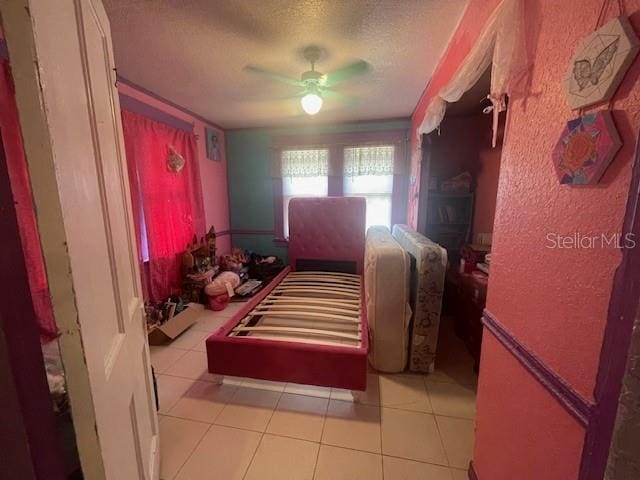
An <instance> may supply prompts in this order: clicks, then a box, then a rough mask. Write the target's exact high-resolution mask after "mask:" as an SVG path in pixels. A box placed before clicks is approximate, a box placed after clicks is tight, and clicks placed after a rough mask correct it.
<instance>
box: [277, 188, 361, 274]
mask: <svg viewBox="0 0 640 480" xmlns="http://www.w3.org/2000/svg"><path fill="white" fill-rule="evenodd" d="M365 213H366V200H365V199H364V198H362V197H319V198H292V199H291V201H290V203H289V264H290V265H291V267H292V268H293V269H294V270H296V269H297V270H333V271H343V272H351V273H362V271H363V263H364V243H365V230H366V228H365Z"/></svg>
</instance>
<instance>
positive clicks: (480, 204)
mask: <svg viewBox="0 0 640 480" xmlns="http://www.w3.org/2000/svg"><path fill="white" fill-rule="evenodd" d="M481 123H482V127H483V128H482V130H481V132H482V134H483V135H482V137H481V139H480V144H479V147H480V149H479V152H478V164H479V169H478V173H477V176H476V196H475V207H474V209H473V233H474V234H477V233H492V232H493V223H494V216H495V212H496V199H497V195H498V178H499V175H500V160H501V158H502V138H503V134H504V131H503V130H502V129H499V130H498V144H497V146H496V148H492V147H491V136H492V131H491V123H492V120H491V115H483V116H482V117H481Z"/></svg>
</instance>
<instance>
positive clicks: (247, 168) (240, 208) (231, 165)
mask: <svg viewBox="0 0 640 480" xmlns="http://www.w3.org/2000/svg"><path fill="white" fill-rule="evenodd" d="M410 127H411V122H410V120H409V119H407V120H393V121H388V122H371V123H352V124H337V125H324V126H317V127H286V128H268V129H267V128H258V129H238V130H227V131H226V132H225V138H226V143H227V172H228V173H227V174H228V181H229V210H230V219H231V230H232V231H233V230H256V231H262V232H260V233H258V232H256V233H254V234H234V235H233V238H232V241H233V245H234V246H237V247H241V248H246V249H249V250H253V251H256V252H258V253H262V254H269V255H278V256H280V257H283V258H285V259H286V247H282V246H278V245H276V244H275V243H274V242H273V238H274V235H273V234H272V233H271V232H272V231H273V228H274V225H273V188H272V179H271V171H270V165H271V158H270V156H271V145H272V140H273V138H274V137H277V136H281V135H305V134H306V135H308V134H331V133H352V132H374V131H386V130H402V129H407V130H408V129H409V128H410ZM407 151H409V149H408V148H407ZM265 230H266V231H267V232H264V231H265Z"/></svg>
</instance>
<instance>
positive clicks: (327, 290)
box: [273, 287, 360, 298]
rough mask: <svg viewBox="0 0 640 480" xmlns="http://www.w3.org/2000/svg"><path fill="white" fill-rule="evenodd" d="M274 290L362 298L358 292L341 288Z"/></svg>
mask: <svg viewBox="0 0 640 480" xmlns="http://www.w3.org/2000/svg"><path fill="white" fill-rule="evenodd" d="M273 291H274V292H279V293H288V292H300V293H302V292H307V293H330V294H334V295H343V296H345V297H352V298H360V295H359V294H357V293H351V292H343V291H342V290H339V289H337V288H321V287H316V288H306V287H276V288H275V289H274V290H273ZM321 298H322V297H321ZM325 298H326V297H325Z"/></svg>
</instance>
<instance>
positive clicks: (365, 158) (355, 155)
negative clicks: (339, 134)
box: [343, 145, 395, 177]
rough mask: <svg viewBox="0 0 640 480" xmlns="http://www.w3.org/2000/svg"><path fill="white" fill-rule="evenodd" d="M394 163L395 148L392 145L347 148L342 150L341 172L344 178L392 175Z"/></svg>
mask: <svg viewBox="0 0 640 480" xmlns="http://www.w3.org/2000/svg"><path fill="white" fill-rule="evenodd" d="M394 163H395V147H394V146H393V145H384V146H371V147H347V148H345V149H344V163H343V170H344V176H345V177H356V176H360V175H393V174H394Z"/></svg>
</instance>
